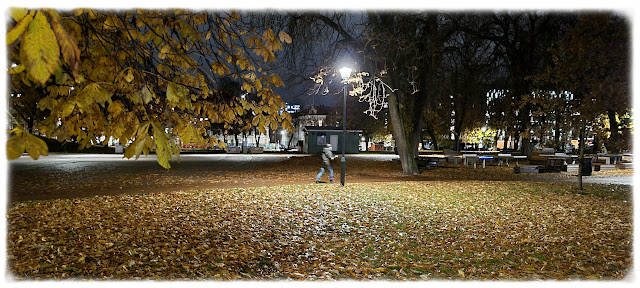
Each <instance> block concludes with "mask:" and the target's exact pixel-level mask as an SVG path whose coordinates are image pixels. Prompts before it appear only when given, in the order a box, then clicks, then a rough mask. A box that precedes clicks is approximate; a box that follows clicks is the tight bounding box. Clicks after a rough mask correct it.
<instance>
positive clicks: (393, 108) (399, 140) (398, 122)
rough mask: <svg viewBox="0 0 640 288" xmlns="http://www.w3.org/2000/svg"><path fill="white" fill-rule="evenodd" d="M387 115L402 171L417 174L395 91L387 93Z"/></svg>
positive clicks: (415, 163)
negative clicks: (389, 118)
mask: <svg viewBox="0 0 640 288" xmlns="http://www.w3.org/2000/svg"><path fill="white" fill-rule="evenodd" d="M388 100H389V116H390V117H391V123H392V125H391V126H392V127H393V131H392V132H393V138H394V139H395V140H396V147H397V148H398V155H399V156H400V164H401V165H402V172H403V173H405V174H413V175H415V174H418V165H417V162H416V159H415V158H414V156H413V153H412V150H411V147H410V143H411V142H412V141H409V139H408V138H409V137H408V135H407V133H406V130H405V129H404V123H403V121H402V112H401V111H400V106H399V105H398V99H397V96H396V95H395V93H392V94H389V98H388Z"/></svg>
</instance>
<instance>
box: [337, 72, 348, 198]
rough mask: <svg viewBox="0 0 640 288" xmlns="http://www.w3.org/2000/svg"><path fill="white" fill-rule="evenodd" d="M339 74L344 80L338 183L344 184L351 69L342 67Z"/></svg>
mask: <svg viewBox="0 0 640 288" xmlns="http://www.w3.org/2000/svg"><path fill="white" fill-rule="evenodd" d="M340 74H341V76H342V80H343V82H344V97H343V101H342V159H341V160H340V165H341V167H340V168H341V169H340V185H342V186H344V177H345V169H346V166H347V159H345V157H344V154H345V152H346V151H347V79H349V76H350V74H351V69H350V68H347V67H344V68H342V69H340Z"/></svg>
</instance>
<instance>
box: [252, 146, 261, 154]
mask: <svg viewBox="0 0 640 288" xmlns="http://www.w3.org/2000/svg"><path fill="white" fill-rule="evenodd" d="M249 153H251V154H262V153H264V148H262V147H249Z"/></svg>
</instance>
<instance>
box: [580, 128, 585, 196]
mask: <svg viewBox="0 0 640 288" xmlns="http://www.w3.org/2000/svg"><path fill="white" fill-rule="evenodd" d="M585 130H586V125H585V124H584V123H582V125H581V126H580V140H579V141H578V143H579V150H580V152H579V156H578V190H582V169H583V168H582V167H583V166H584V133H585Z"/></svg>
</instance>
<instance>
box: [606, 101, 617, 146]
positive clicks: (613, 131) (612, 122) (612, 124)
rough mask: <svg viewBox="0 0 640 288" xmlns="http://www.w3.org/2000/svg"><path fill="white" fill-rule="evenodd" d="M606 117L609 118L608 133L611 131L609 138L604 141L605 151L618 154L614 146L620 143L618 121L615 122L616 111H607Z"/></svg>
mask: <svg viewBox="0 0 640 288" xmlns="http://www.w3.org/2000/svg"><path fill="white" fill-rule="evenodd" d="M607 115H608V116H609V131H611V136H609V139H608V140H607V141H606V143H607V144H608V145H607V151H611V152H612V153H618V152H620V149H619V148H618V146H617V145H616V144H617V143H618V141H620V140H619V139H620V134H619V133H620V130H619V129H618V124H619V123H618V120H616V111H614V110H608V111H607Z"/></svg>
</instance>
